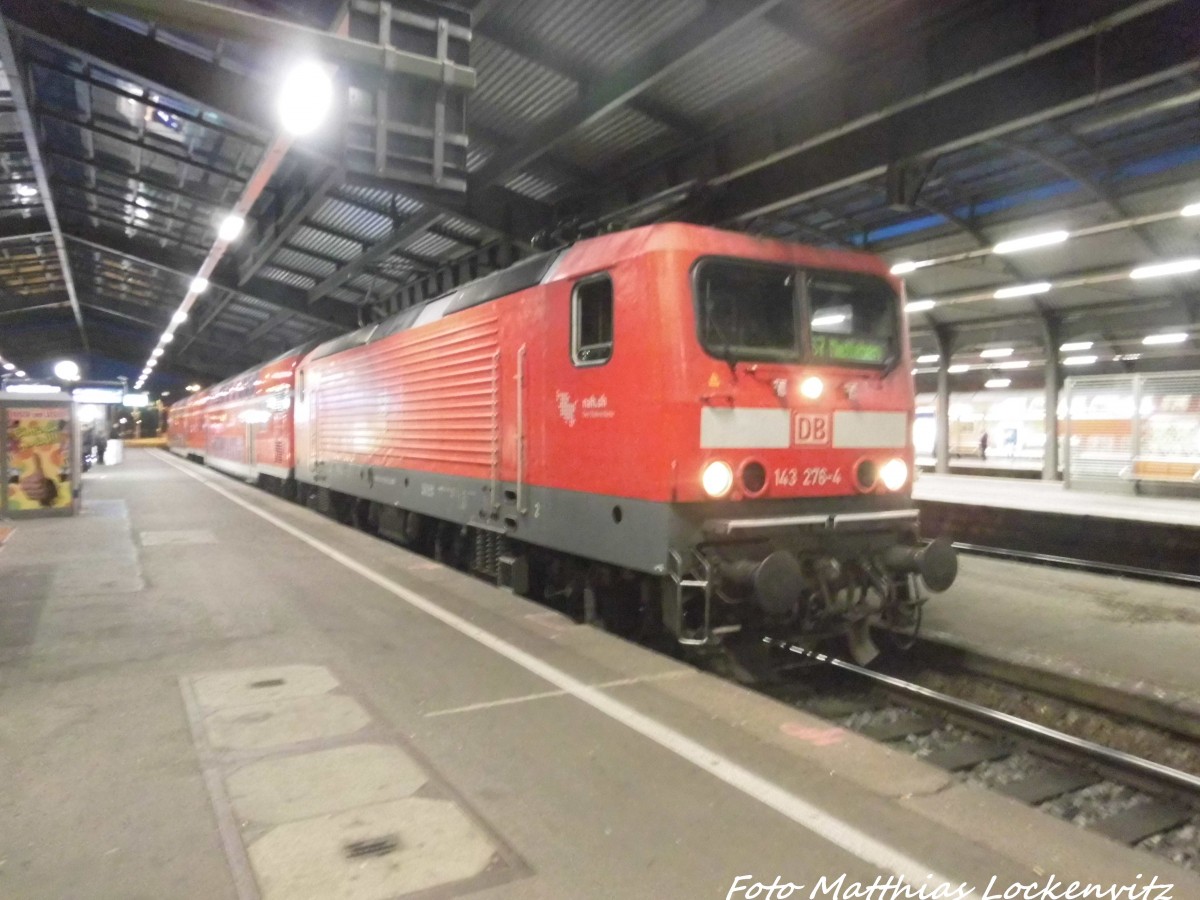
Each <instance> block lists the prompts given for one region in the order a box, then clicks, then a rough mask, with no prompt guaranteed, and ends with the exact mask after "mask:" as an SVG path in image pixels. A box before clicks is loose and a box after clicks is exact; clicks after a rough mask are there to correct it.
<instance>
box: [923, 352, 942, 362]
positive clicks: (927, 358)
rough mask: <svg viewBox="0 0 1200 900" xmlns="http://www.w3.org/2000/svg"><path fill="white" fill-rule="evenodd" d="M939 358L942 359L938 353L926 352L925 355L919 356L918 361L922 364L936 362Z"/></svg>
mask: <svg viewBox="0 0 1200 900" xmlns="http://www.w3.org/2000/svg"><path fill="white" fill-rule="evenodd" d="M939 359H941V357H940V356H938V355H937V354H936V353H926V354H925V355H924V356H918V357H917V362H919V363H922V364H923V363H935V362H937V361H938V360H939Z"/></svg>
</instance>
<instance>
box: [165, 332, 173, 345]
mask: <svg viewBox="0 0 1200 900" xmlns="http://www.w3.org/2000/svg"><path fill="white" fill-rule="evenodd" d="M173 340H175V333H174V332H171V331H168V332H166V333H164V334H163V336H162V342H163V343H164V344H169V343H171V341H173Z"/></svg>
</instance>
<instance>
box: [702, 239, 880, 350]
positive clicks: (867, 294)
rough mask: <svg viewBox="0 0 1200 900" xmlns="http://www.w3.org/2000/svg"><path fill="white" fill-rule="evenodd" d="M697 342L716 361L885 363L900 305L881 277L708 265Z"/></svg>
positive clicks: (722, 262)
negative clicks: (807, 360)
mask: <svg viewBox="0 0 1200 900" xmlns="http://www.w3.org/2000/svg"><path fill="white" fill-rule="evenodd" d="M694 285H695V291H696V302H697V324H698V328H699V337H700V343H701V345H702V346H703V347H704V349H705V350H706V351H707V352H708V353H709V354H711V355H712V356H715V357H717V358H718V359H724V360H727V361H729V362H736V361H738V360H751V361H774V362H800V361H801V360H804V359H812V360H814V361H821V362H830V363H844V364H849V365H878V366H883V365H887V364H889V361H890V358H892V357H894V356H895V353H896V347H897V339H896V338H897V316H898V308H899V299H898V298H897V296H896V293H895V292H894V291H893V290H892V288H891V286H890V285H889V284H888V283H887V282H886V281H884V280H883V279H882V278H878V277H875V276H872V275H864V274H860V273H857V272H835V271H828V270H821V269H814V270H803V269H796V268H793V267H791V266H777V265H770V264H764V263H756V262H751V261H748V260H727V259H710V260H704V261H702V262H701V263H700V264H699V265H698V266H697V267H696V271H695V278H694Z"/></svg>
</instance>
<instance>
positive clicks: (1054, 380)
mask: <svg viewBox="0 0 1200 900" xmlns="http://www.w3.org/2000/svg"><path fill="white" fill-rule="evenodd" d="M1041 322H1042V342H1043V343H1044V344H1045V347H1046V389H1045V390H1046V409H1045V421H1046V426H1045V428H1046V445H1045V447H1046V449H1045V450H1044V451H1043V453H1042V480H1043V481H1057V480H1058V392H1059V389H1060V388H1061V387H1062V366H1061V365H1059V362H1058V347H1059V342H1060V340H1061V339H1062V322H1061V321H1060V320H1059V318H1058V317H1057V316H1053V315H1049V314H1047V313H1042V317H1041Z"/></svg>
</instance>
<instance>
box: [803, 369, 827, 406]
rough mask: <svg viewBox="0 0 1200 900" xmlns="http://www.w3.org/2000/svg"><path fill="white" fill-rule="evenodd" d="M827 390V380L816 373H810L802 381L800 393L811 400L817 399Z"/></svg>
mask: <svg viewBox="0 0 1200 900" xmlns="http://www.w3.org/2000/svg"><path fill="white" fill-rule="evenodd" d="M824 390H825V382H823V381H822V380H821V379H820V378H818V377H817V376H816V375H809V376H808V377H807V378H805V379H804V380H803V381H802V382H800V393H801V394H802V395H803V396H805V397H807V398H808V399H809V400H816V399H817V398H818V397H820V396H821V394H822V393H823V392H824Z"/></svg>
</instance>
